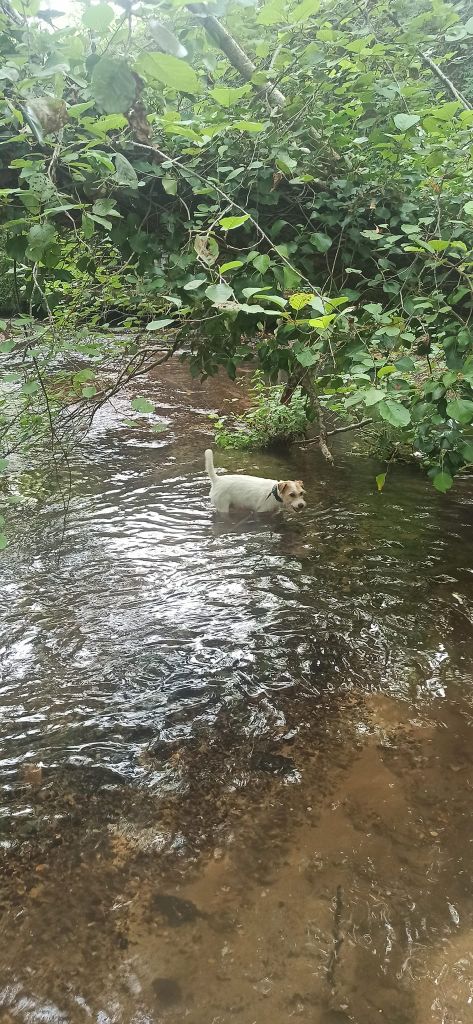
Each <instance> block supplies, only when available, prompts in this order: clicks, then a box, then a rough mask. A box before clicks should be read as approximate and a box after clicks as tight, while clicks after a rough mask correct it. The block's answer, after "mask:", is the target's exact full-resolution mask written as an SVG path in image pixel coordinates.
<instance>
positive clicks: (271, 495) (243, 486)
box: [205, 448, 306, 515]
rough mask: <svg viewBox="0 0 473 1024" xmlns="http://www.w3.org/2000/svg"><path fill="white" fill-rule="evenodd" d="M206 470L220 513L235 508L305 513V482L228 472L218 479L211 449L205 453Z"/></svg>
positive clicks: (212, 498) (212, 496)
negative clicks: (287, 509) (289, 510)
mask: <svg viewBox="0 0 473 1024" xmlns="http://www.w3.org/2000/svg"><path fill="white" fill-rule="evenodd" d="M205 468H206V470H207V474H208V477H209V479H210V483H211V488H210V500H211V502H212V504H213V505H214V507H215V508H216V509H217V511H218V512H223V513H224V515H226V514H227V513H228V512H229V511H230V509H231V508H233V509H245V510H247V511H248V512H277V511H278V510H279V509H281V508H292V509H294V510H295V511H296V512H301V511H302V509H303V508H305V506H306V503H305V501H304V498H303V495H304V493H305V491H304V485H303V483H302V480H267V479H266V478H265V477H262V476H243V474H240V473H228V475H227V474H226V475H225V476H217V474H216V472H215V469H214V459H213V455H212V452H211V451H210V448H208V449H207V451H206V453H205Z"/></svg>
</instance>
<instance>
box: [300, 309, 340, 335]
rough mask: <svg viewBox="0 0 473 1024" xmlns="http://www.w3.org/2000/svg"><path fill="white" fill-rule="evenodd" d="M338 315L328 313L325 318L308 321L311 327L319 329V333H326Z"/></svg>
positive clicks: (318, 317) (320, 317)
mask: <svg viewBox="0 0 473 1024" xmlns="http://www.w3.org/2000/svg"><path fill="white" fill-rule="evenodd" d="M335 317H336V313H326V314H325V316H316V317H315V318H314V319H313V320H308V321H307V323H308V324H309V327H317V328H318V330H319V331H325V330H326V328H327V327H328V325H329V324H331V323H332V320H335Z"/></svg>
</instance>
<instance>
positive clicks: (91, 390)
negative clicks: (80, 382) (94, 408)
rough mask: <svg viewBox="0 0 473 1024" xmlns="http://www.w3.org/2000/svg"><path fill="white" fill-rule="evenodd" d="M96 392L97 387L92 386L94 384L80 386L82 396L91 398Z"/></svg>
mask: <svg viewBox="0 0 473 1024" xmlns="http://www.w3.org/2000/svg"><path fill="white" fill-rule="evenodd" d="M96 394H97V388H94V386H93V385H92V384H90V385H89V386H88V387H86V388H82V397H83V398H93V397H94V395H96Z"/></svg>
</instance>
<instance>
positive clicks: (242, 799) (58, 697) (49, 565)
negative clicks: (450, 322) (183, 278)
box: [0, 362, 473, 1024]
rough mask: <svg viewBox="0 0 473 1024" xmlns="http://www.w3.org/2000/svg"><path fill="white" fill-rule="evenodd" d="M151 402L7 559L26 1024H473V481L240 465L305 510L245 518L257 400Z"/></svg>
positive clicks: (3, 696) (115, 409) (111, 427)
mask: <svg viewBox="0 0 473 1024" xmlns="http://www.w3.org/2000/svg"><path fill="white" fill-rule="evenodd" d="M136 387H137V390H136V393H143V394H145V395H146V396H147V397H149V398H151V399H152V400H153V401H154V402H155V403H156V411H157V414H158V418H159V419H162V420H164V421H165V423H166V430H165V431H163V432H162V433H156V432H153V430H152V429H151V428H152V425H153V423H154V422H155V419H156V417H153V416H151V417H139V416H138V417H137V418H136V423H135V426H134V427H130V426H126V425H124V420H125V419H126V418H127V417H128V416H129V399H130V395H124V396H121V397H119V398H118V399H114V401H113V404H110V405H108V406H106V407H104V408H103V409H102V410H101V412H100V414H99V415H98V416H97V417H96V420H95V422H94V425H93V429H92V431H91V433H90V434H89V435H88V437H87V438H86V439H85V440H84V442H83V443H82V445H81V447H80V449H78V450H77V451H76V453H75V455H74V457H73V460H72V466H71V470H72V499H71V503H70V507H69V511H68V515H67V519H66V521H65V523H64V515H63V506H62V502H61V501H60V500H59V498H58V499H57V500H55V501H54V502H53V504H49V505H48V506H47V507H44V508H41V507H39V508H38V511H37V512H35V514H34V516H31V518H26V517H24V519H23V521H21V520H20V522H19V525H18V528H17V536H16V537H14V538H13V543H12V544H11V546H10V547H9V548H8V549H7V550H6V551H5V552H3V553H2V555H1V562H0V583H1V594H2V601H1V605H0V737H1V747H0V865H1V870H0V915H1V923H2V926H1V931H0V1022H1V1024H13V1022H18V1021H19V1022H22V1024H40V1022H41V1024H42V1022H48V1024H82V1022H84V1024H86V1022H90V1021H93V1022H96V1024H158V1022H161V1021H163V1022H166V1024H178V1022H179V1024H181V1022H182V1021H184V1020H185V1021H188V1022H189V1024H232V1022H235V1024H275V1022H276V1024H290V1022H292V1021H293V1020H295V1021H298V1020H300V1021H301V1022H306V1021H307V1022H310V1024H375V1022H379V1021H381V1022H383V1021H384V1022H385V1024H431V1022H434V1024H471V1022H472V1021H473V925H472V911H473V871H472V863H473V814H472V794H473V717H472V715H473V685H472V654H473V645H472V632H473V544H472V530H471V527H472V523H473V504H472V498H473V484H472V481H471V480H470V481H468V480H460V481H459V482H458V483H457V484H456V486H455V489H454V490H453V492H452V493H450V494H449V495H447V496H444V495H440V494H438V493H437V492H435V491H434V490H433V489H432V488H431V486H430V484H429V482H428V481H427V480H426V479H425V477H424V476H423V475H422V474H421V473H420V471H418V470H417V469H416V467H411V466H403V465H397V466H396V465H395V466H391V468H390V470H389V474H388V480H387V483H386V487H385V490H384V491H383V493H381V494H379V493H378V492H377V489H376V483H375V476H376V474H377V473H379V472H381V471H382V469H383V465H382V464H381V463H379V462H377V461H376V460H371V459H368V458H366V457H361V456H356V455H354V454H350V444H351V443H352V442H351V439H350V435H342V436H341V438H340V439H338V440H337V443H336V444H335V445H334V446H333V450H334V454H335V467H334V468H331V467H330V466H328V465H327V464H326V463H324V461H323V459H322V457H321V455H320V452H319V450H318V447H317V445H311V444H304V445H294V446H293V447H292V449H291V450H290V451H289V452H287V451H284V452H271V453H268V452H264V453H256V452H252V453H240V452H235V451H225V452H223V451H219V450H218V449H215V446H214V457H215V463H216V466H217V467H222V468H225V469H228V470H230V471H237V470H240V469H241V470H242V471H243V472H246V473H255V474H257V475H262V476H268V477H274V478H277V479H281V478H286V477H291V478H302V479H303V480H304V484H305V487H306V490H307V502H308V507H307V510H306V511H305V512H304V513H303V514H301V515H299V516H296V515H287V516H286V515H284V514H279V515H277V516H276V517H274V518H268V517H260V518H258V517H255V516H247V517H243V516H233V517H231V518H230V519H227V520H225V519H223V518H222V517H219V516H218V515H216V514H215V513H213V512H212V510H211V508H210V506H209V502H208V490H209V486H208V481H207V480H206V478H205V475H204V471H203V452H204V449H205V448H206V447H207V446H208V445H209V443H211V437H212V425H211V422H210V420H209V418H208V413H209V411H211V410H217V411H219V412H223V413H227V414H228V413H229V412H231V411H234V410H235V409H236V408H239V407H240V406H241V404H242V401H244V397H243V394H242V389H241V387H240V386H239V385H236V384H231V383H230V382H229V381H228V380H227V379H226V378H224V377H221V378H217V379H216V380H211V381H208V382H204V383H203V384H201V383H199V382H196V381H192V379H191V378H190V376H189V374H188V372H187V370H186V367H185V366H184V365H183V364H182V363H179V362H175V363H172V364H171V363H170V364H166V365H165V366H163V367H160V369H159V376H158V375H156V377H154V378H152V379H151V380H148V381H146V382H143V383H142V385H141V392H140V391H139V390H138V386H136Z"/></svg>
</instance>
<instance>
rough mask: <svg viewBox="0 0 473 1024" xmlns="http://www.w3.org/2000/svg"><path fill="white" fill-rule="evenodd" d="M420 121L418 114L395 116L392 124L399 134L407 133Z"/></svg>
mask: <svg viewBox="0 0 473 1024" xmlns="http://www.w3.org/2000/svg"><path fill="white" fill-rule="evenodd" d="M419 121H420V114H395V116H394V124H395V125H396V128H399V131H400V132H407V131H409V128H412V127H413V126H414V125H415V124H418V122H419Z"/></svg>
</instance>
